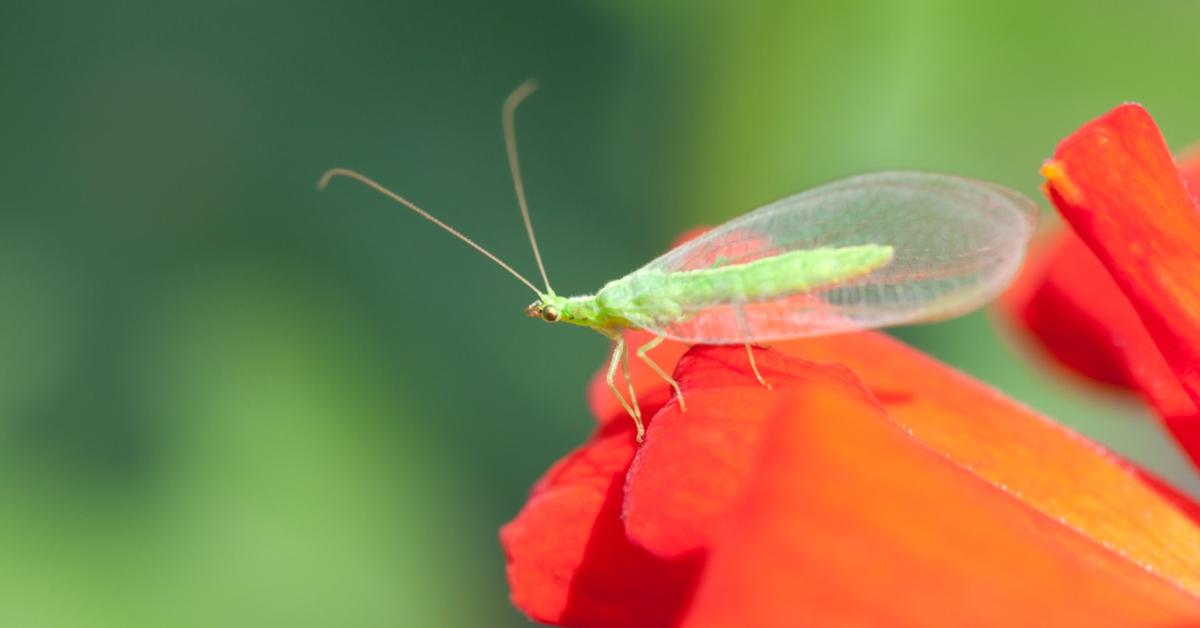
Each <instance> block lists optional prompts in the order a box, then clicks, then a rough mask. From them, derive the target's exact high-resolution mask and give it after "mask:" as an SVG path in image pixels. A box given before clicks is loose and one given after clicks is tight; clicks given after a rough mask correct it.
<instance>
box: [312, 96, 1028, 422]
mask: <svg viewBox="0 0 1200 628" xmlns="http://www.w3.org/2000/svg"><path fill="white" fill-rule="evenodd" d="M534 88H535V86H534V84H533V83H532V82H531V81H527V82H526V83H524V84H522V85H521V86H520V87H518V88H517V89H516V90H515V91H514V92H513V93H512V94H510V95H509V97H508V99H507V100H506V101H505V103H504V106H503V109H502V113H501V119H502V121H503V128H504V138H505V144H506V147H507V150H508V162H509V168H510V169H511V171H512V178H513V184H514V187H515V189H516V193H517V204H518V206H519V207H520V209H521V216H522V218H523V220H524V223H525V230H526V233H527V235H528V236H529V242H530V246H531V248H532V249H533V254H534V259H535V260H536V261H537V265H538V270H539V271H540V272H541V277H542V280H543V281H544V283H545V289H544V290H542V289H539V288H538V287H537V286H535V285H534V284H533V282H531V281H529V280H528V279H526V278H525V277H524V276H522V275H521V274H520V273H518V272H517V271H516V270H514V269H513V268H512V266H509V265H508V264H507V263H505V262H504V261H503V260H501V259H500V258H498V257H496V256H495V255H493V254H492V253H491V252H489V251H488V250H487V249H485V248H483V247H482V246H479V245H478V244H476V243H475V242H474V241H473V240H471V239H470V238H468V237H466V236H465V235H463V234H462V233H459V232H458V231H456V230H455V229H453V228H452V227H450V226H448V225H446V224H445V223H443V222H441V221H440V220H438V219H437V218H435V217H433V216H432V215H431V214H429V213H428V212H426V211H425V210H423V209H421V208H419V207H417V206H416V205H415V204H413V203H412V202H411V201H409V200H408V199H405V198H404V197H402V196H400V195H398V194H396V193H395V192H392V191H391V190H388V189H387V188H385V187H384V186H382V185H380V184H379V183H377V182H375V181H374V180H372V179H370V178H367V177H366V176H364V175H361V174H359V173H357V172H355V171H353V170H347V169H344V168H334V169H332V170H329V171H328V172H326V173H325V175H324V176H323V177H322V178H321V181H320V183H319V184H318V186H319V187H321V188H324V187H325V185H326V184H328V183H329V181H330V180H331V179H332V178H334V177H336V176H344V177H348V178H352V179H355V180H357V181H359V182H361V183H363V184H365V185H367V186H369V187H371V188H374V189H375V190H377V191H379V192H380V193H382V194H384V195H386V196H388V197H389V198H391V199H393V200H395V201H396V202H398V203H400V204H402V205H404V206H405V207H408V208H409V209H411V210H412V211H413V212H415V213H417V214H418V215H420V216H421V217H422V218H425V219H426V220H429V221H430V222H432V223H434V224H435V225H437V226H438V227H441V228H442V229H444V230H445V231H447V232H449V233H450V234H451V235H453V236H455V237H457V238H458V239H460V240H462V241H463V242H464V243H466V244H467V245H469V246H471V247H472V248H474V249H475V250H476V251H478V252H480V253H481V254H483V255H484V256H486V257H487V258H488V259H491V260H492V261H493V262H495V263H496V264H497V265H499V266H500V267H502V268H504V269H505V270H506V271H508V272H509V273H510V274H512V275H513V276H514V277H516V278H517V279H518V280H520V281H521V282H522V283H524V284H525V285H526V286H528V287H529V289H530V290H532V291H533V292H534V293H535V294H537V296H538V299H537V301H534V302H533V304H531V305H530V306H529V307H527V308H526V310H525V313H526V314H527V315H529V316H533V317H537V318H541V319H543V320H545V321H547V322H551V323H557V322H564V323H569V324H572V325H579V326H583V327H588V328H591V329H593V330H595V331H597V332H599V333H600V334H602V335H604V336H605V337H607V338H609V339H611V340H612V342H613V351H612V355H611V358H610V360H609V365H608V371H607V382H608V386H609V388H610V389H612V391H613V394H614V395H616V398H617V399H618V400H619V401H620V403H621V405H622V406H623V407H624V408H625V410H626V411H627V412H628V413H629V415H630V416H631V417H632V418H633V421H634V423H635V425H636V426H637V439H638V441H639V442H640V441H641V440H642V437H643V434H644V429H643V425H642V417H641V412H640V410H639V409H638V404H637V398H636V396H635V392H634V389H633V385H632V383H631V378H630V375H629V351H628V348H627V347H626V343H625V340H624V335H623V334H622V332H623V331H625V330H630V329H643V330H646V331H649V332H651V333H653V334H654V335H655V337H654V339H653V340H651V341H650V342H648V343H646V344H645V345H643V346H642V347H640V348H639V349H638V350H637V351H636V352H635V353H636V355H637V357H638V358H639V359H641V360H642V361H644V362H645V363H646V365H647V366H649V367H650V368H651V369H652V370H653V371H654V372H655V373H657V374H658V375H659V376H660V377H662V378H663V379H664V380H665V381H666V382H667V383H669V384H670V385H671V387H672V388H673V389H674V390H675V400H676V401H677V403H678V405H679V408H680V409H681V410H683V409H685V408H686V406H685V404H684V399H683V393H682V391H681V390H680V388H679V384H678V383H677V382H676V381H675V380H674V379H673V378H672V377H671V375H670V374H668V373H667V372H666V371H665V370H663V369H662V368H661V367H659V366H658V365H657V364H655V363H654V361H653V360H652V359H651V358H650V356H649V355H648V352H649V351H650V350H652V349H653V348H654V347H656V346H657V345H658V344H659V343H661V342H663V341H664V340H666V339H668V338H670V339H673V340H676V341H679V342H684V343H689V344H740V345H744V346H745V347H746V354H747V358H748V361H749V364H750V368H751V369H752V370H753V371H754V373H755V375H756V376H758V379H759V381H760V382H761V383H762V384H763V385H764V386H767V387H769V386H770V385H769V383H768V382H767V381H766V380H764V379H763V378H762V376H761V375H760V374H759V372H758V368H757V366H756V365H755V363H754V353H753V351H751V345H752V344H760V343H764V342H771V341H775V340H780V339H787V338H800V337H805V336H820V335H826V334H836V333H842V332H850V331H859V330H863V329H871V328H876V327H884V326H888V325H898V324H905V323H919V322H928V321H935V320H940V319H944V318H949V317H952V316H957V315H960V314H963V313H965V312H968V311H970V310H972V309H975V308H977V307H979V306H980V305H982V304H984V303H986V302H987V301H989V300H990V299H992V298H993V297H994V296H995V295H996V294H998V293H999V292H1000V291H1001V290H1003V288H1004V287H1005V286H1006V285H1007V284H1008V283H1009V282H1010V281H1011V280H1012V278H1013V276H1014V275H1015V274H1016V271H1017V269H1018V268H1019V267H1020V264H1021V260H1022V259H1023V257H1024V254H1025V249H1026V246H1027V245H1028V242H1029V239H1030V237H1031V236H1032V233H1033V228H1034V225H1035V224H1036V217H1037V205H1036V204H1035V203H1033V201H1030V200H1029V199H1028V198H1025V197H1024V196H1022V195H1021V194H1019V193H1017V192H1014V191H1012V190H1009V189H1007V188H1003V187H1001V186H998V185H995V184H992V183H986V182H982V181H973V180H971V179H964V178H961V177H955V176H950V175H940V174H929V173H918V172H881V173H876V174H868V175H861V176H857V177H851V178H849V179H843V180H841V181H835V182H833V183H829V184H826V185H823V186H820V187H817V188H814V189H812V190H809V191H807V192H803V193H800V194H797V195H794V196H791V197H788V198H785V199H782V200H780V201H776V202H775V203H772V204H770V205H766V206H764V207H760V208H759V209H756V210H754V211H752V212H750V213H748V214H744V215H743V216H741V217H739V218H736V219H734V220H731V221H729V222H727V223H725V224H724V225H721V226H719V227H716V228H714V229H712V230H709V231H707V232H705V233H704V234H703V235H701V236H699V237H697V238H694V239H692V240H689V241H688V242H686V243H684V244H682V245H680V246H678V247H676V248H674V249H672V250H670V251H668V252H667V253H666V254H664V255H662V256H660V257H659V258H657V259H655V260H653V261H651V262H650V263H649V264H647V265H645V266H643V267H642V268H641V269H639V270H637V271H634V272H633V273H631V274H629V275H627V276H625V277H622V278H620V279H617V280H614V281H611V282H609V283H608V284H606V285H605V286H604V287H603V288H601V289H600V291H599V292H597V293H596V294H594V295H586V296H577V297H563V296H558V295H557V294H555V292H554V290H553V289H552V288H551V287H550V281H549V278H548V277H547V275H546V268H545V265H544V264H543V263H542V257H541V253H540V252H539V250H538V246H537V238H536V237H535V236H534V232H533V225H532V223H531V222H530V218H529V208H528V205H527V203H526V201H525V190H524V186H523V184H522V182H521V173H520V165H519V162H518V160H517V145H516V134H515V125H514V111H515V110H516V107H517V105H518V104H519V103H520V102H521V101H522V100H523V99H525V98H526V97H527V96H529V94H531V93H532V92H533V90H534ZM618 367H621V369H622V371H623V373H624V379H625V384H626V388H627V393H628V397H629V398H628V400H626V398H625V396H624V395H622V394H621V391H620V390H618V388H617V386H616V384H615V382H614V379H615V377H616V373H617V370H618Z"/></svg>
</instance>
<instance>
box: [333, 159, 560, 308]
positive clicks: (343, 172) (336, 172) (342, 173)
mask: <svg viewBox="0 0 1200 628" xmlns="http://www.w3.org/2000/svg"><path fill="white" fill-rule="evenodd" d="M334 177H348V178H350V179H354V180H356V181H358V182H359V183H362V184H363V185H366V186H367V187H370V188H373V189H374V190H375V191H377V192H379V193H380V194H383V195H384V196H386V197H388V198H390V199H392V200H393V201H396V202H397V203H400V204H401V205H403V206H405V207H407V208H409V209H411V210H413V211H414V212H416V213H417V215H419V216H421V217H422V218H424V219H425V220H428V221H429V222H432V223H433V224H435V225H437V226H439V227H441V228H442V229H445V230H446V231H448V232H449V233H450V235H452V236H454V237H456V238H458V239H459V240H462V241H463V242H466V243H467V245H468V246H470V247H471V248H473V249H475V250H476V251H479V252H480V253H483V254H484V256H486V257H487V258H488V259H490V260H492V261H493V262H496V264H498V265H499V266H500V267H501V268H503V269H504V270H507V271H508V272H509V273H511V274H512V276H513V277H516V278H517V279H519V280H521V283H523V284H525V285H527V286H529V289H530V290H533V292H534V294H537V295H539V296H541V294H542V293H541V292H540V291H539V290H538V289H537V286H535V285H533V282H531V281H529V280H528V279H526V278H525V277H524V276H522V275H521V273H518V272H517V271H515V270H513V267H512V266H509V265H508V264H505V263H504V262H503V261H502V260H501V259H500V258H499V257H496V256H495V255H493V254H492V252H491V251H489V250H487V249H485V248H483V247H482V246H479V245H478V244H476V243H475V241H474V240H472V239H471V238H468V237H467V236H465V235H463V234H461V233H459V232H458V231H457V230H456V229H454V227H451V226H450V225H447V224H446V223H444V222H442V221H440V220H438V219H437V218H434V217H433V215H432V214H430V213H429V212H427V211H425V210H423V209H421V208H420V207H417V206H416V204H414V203H413V202H412V201H410V200H408V199H406V198H404V197H403V196H400V195H399V194H396V193H395V192H393V191H391V190H389V189H387V188H385V187H383V185H381V184H379V183H378V182H376V181H375V180H374V179H371V178H370V177H367V176H366V175H363V174H359V173H357V172H355V171H353V170H349V169H347V168H331V169H329V170H327V171H325V174H323V175H321V180H320V181H318V182H317V189H319V190H324V189H325V186H327V185H329V182H330V181H331V180H332V179H333V178H334Z"/></svg>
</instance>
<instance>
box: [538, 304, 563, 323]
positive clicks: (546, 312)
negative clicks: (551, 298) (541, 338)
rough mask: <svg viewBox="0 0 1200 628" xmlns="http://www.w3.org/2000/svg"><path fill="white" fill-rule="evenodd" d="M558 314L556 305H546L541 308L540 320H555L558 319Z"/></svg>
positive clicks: (550, 321) (549, 321)
mask: <svg viewBox="0 0 1200 628" xmlns="http://www.w3.org/2000/svg"><path fill="white" fill-rule="evenodd" d="M558 316H559V312H558V308H557V307H554V306H553V305H547V306H545V307H543V308H542V320H544V321H546V322H547V323H553V322H556V321H557V320H558Z"/></svg>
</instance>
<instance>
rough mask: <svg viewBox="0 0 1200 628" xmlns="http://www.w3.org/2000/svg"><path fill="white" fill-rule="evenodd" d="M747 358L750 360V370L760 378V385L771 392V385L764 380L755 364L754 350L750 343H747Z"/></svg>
mask: <svg viewBox="0 0 1200 628" xmlns="http://www.w3.org/2000/svg"><path fill="white" fill-rule="evenodd" d="M746 357H748V358H750V370H752V371H754V376H755V377H757V378H758V383H760V384H762V385H763V386H766V387H767V390H771V384H770V383H769V382H768V381H767V380H765V379H763V376H762V373H759V372H758V365H757V364H755V363H754V348H753V347H751V346H750V343H748V342H747V343H746Z"/></svg>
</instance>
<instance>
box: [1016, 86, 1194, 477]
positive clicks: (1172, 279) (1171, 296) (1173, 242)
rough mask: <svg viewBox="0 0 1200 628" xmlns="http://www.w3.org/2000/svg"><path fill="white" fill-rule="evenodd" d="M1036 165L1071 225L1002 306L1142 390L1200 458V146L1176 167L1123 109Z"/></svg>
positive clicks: (1080, 367) (1074, 356) (1061, 347)
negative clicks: (1199, 150) (1043, 163)
mask: <svg viewBox="0 0 1200 628" xmlns="http://www.w3.org/2000/svg"><path fill="white" fill-rule="evenodd" d="M1043 172H1044V174H1045V175H1046V177H1047V180H1048V182H1047V186H1046V188H1047V194H1048V195H1049V196H1050V198H1051V200H1052V201H1053V202H1054V204H1055V205H1056V206H1058V208H1059V211H1060V212H1062V214H1063V216H1064V217H1065V218H1066V219H1067V220H1068V222H1070V224H1071V226H1072V227H1073V228H1074V229H1075V231H1074V232H1065V233H1062V234H1061V235H1058V236H1057V237H1056V238H1055V239H1054V240H1053V242H1051V243H1048V244H1046V245H1045V246H1043V247H1042V250H1041V251H1040V252H1039V254H1036V255H1035V256H1034V257H1035V260H1036V261H1035V262H1034V263H1032V264H1030V265H1029V267H1027V269H1026V271H1025V272H1024V273H1023V274H1022V277H1021V278H1020V279H1019V280H1018V282H1017V285H1016V287H1015V288H1014V289H1013V290H1012V291H1010V293H1009V294H1008V295H1007V296H1006V299H1005V301H1006V304H1007V306H1008V310H1009V311H1010V312H1011V313H1012V315H1013V316H1014V317H1015V318H1017V319H1018V320H1019V321H1021V322H1022V323H1023V324H1024V325H1025V326H1026V327H1027V328H1028V329H1029V330H1030V331H1031V332H1032V333H1033V335H1034V336H1035V337H1037V338H1038V340H1039V341H1040V342H1041V343H1042V344H1043V345H1044V346H1045V347H1046V348H1047V349H1048V350H1049V351H1050V352H1051V353H1052V354H1053V355H1054V356H1055V357H1057V358H1058V359H1059V360H1060V361H1061V362H1062V363H1064V364H1065V365H1067V366H1068V367H1071V368H1072V369H1075V370H1077V371H1078V372H1080V373H1082V374H1084V375H1085V376H1087V377H1090V378H1092V379H1094V380H1097V381H1100V382H1103V383H1107V384H1112V385H1116V386H1119V387H1123V388H1128V389H1130V390H1135V391H1138V392H1140V393H1141V394H1142V396H1143V397H1144V398H1145V399H1146V401H1147V402H1148V403H1149V404H1150V405H1151V407H1153V408H1154V409H1155V411H1156V412H1157V413H1158V415H1159V416H1161V417H1162V419H1163V421H1164V423H1165V425H1166V426H1167V427H1168V428H1169V429H1170V430H1171V432H1172V433H1173V434H1174V435H1175V436H1176V438H1177V440H1178V441H1179V442H1180V443H1181V444H1182V445H1183V447H1184V449H1185V450H1187V452H1188V453H1189V454H1190V455H1191V456H1192V459H1193V461H1196V462H1197V463H1200V410H1198V406H1197V401H1198V400H1200V277H1198V276H1197V274H1196V272H1197V269H1200V203H1198V202H1197V200H1196V199H1197V198H1198V197H1200V154H1198V155H1196V156H1195V157H1193V158H1192V159H1189V160H1185V161H1184V163H1183V164H1182V165H1181V166H1180V167H1179V168H1178V169H1177V168H1176V165H1175V163H1174V162H1173V161H1172V159H1171V156H1170V153H1169V152H1168V151H1167V148H1166V143H1165V142H1164V141H1163V139H1162V136H1161V134H1160V133H1159V132H1158V128H1157V127H1156V126H1155V124H1154V121H1153V120H1152V119H1151V118H1150V116H1149V114H1147V113H1146V111H1145V110H1144V109H1142V108H1141V107H1139V106H1137V105H1124V106H1121V107H1118V108H1116V109H1114V110H1113V111H1111V112H1109V113H1108V114H1106V115H1104V116H1102V117H1100V118H1098V119H1096V120H1094V121H1092V122H1090V123H1088V124H1087V125H1085V126H1084V127H1083V128H1081V129H1080V130H1079V131H1077V132H1076V133H1074V134H1073V135H1071V137H1069V138H1067V139H1066V140H1065V141H1063V143H1062V144H1060V145H1059V147H1058V150H1057V151H1056V152H1055V156H1054V159H1053V160H1051V161H1050V162H1048V163H1047V164H1046V167H1045V168H1044V170H1043ZM1189 188H1190V193H1189Z"/></svg>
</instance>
